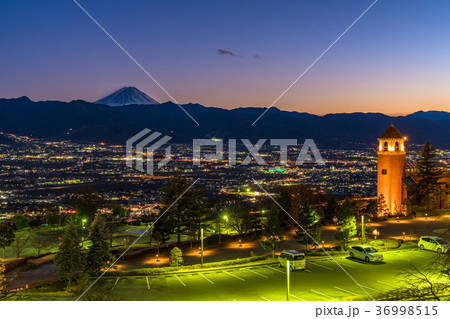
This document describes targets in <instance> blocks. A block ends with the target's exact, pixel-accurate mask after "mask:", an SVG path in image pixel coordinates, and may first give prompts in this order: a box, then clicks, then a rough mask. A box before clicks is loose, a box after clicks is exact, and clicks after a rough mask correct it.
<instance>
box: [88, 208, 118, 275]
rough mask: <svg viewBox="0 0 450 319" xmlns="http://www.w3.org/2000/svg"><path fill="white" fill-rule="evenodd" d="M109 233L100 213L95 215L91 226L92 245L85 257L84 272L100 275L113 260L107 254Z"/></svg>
mask: <svg viewBox="0 0 450 319" xmlns="http://www.w3.org/2000/svg"><path fill="white" fill-rule="evenodd" d="M108 239H109V231H108V226H107V225H106V222H105V220H104V219H103V218H102V217H101V215H100V213H97V215H95V218H94V221H93V222H92V224H91V236H90V240H91V242H92V245H91V246H90V247H89V251H88V254H87V257H86V271H87V272H88V273H91V274H97V275H100V273H101V270H102V269H103V268H106V267H108V265H109V264H110V263H111V262H112V261H113V260H114V258H113V256H112V255H111V254H110V253H109V240H108Z"/></svg>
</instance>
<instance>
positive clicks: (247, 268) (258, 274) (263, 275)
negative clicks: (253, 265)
mask: <svg viewBox="0 0 450 319" xmlns="http://www.w3.org/2000/svg"><path fill="white" fill-rule="evenodd" d="M246 269H247V270H248V271H250V272H252V273H254V274H257V275H258V276H261V277H264V278H269V277H267V276H264V275H263V274H260V273H259V272H256V271H254V270H251V269H248V268H246Z"/></svg>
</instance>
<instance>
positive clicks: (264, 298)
mask: <svg viewBox="0 0 450 319" xmlns="http://www.w3.org/2000/svg"><path fill="white" fill-rule="evenodd" d="M261 298H262V299H264V300H265V301H270V300H269V299H267V298H266V297H263V296H261Z"/></svg>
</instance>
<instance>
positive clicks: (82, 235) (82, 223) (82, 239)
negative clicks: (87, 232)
mask: <svg viewBox="0 0 450 319" xmlns="http://www.w3.org/2000/svg"><path fill="white" fill-rule="evenodd" d="M86 222H87V220H86V219H83V220H82V221H81V246H84V223H86Z"/></svg>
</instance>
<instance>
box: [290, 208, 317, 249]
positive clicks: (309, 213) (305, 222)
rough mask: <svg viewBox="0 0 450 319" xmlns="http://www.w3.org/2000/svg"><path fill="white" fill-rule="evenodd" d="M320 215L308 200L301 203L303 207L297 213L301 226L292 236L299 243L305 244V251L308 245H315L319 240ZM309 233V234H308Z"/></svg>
mask: <svg viewBox="0 0 450 319" xmlns="http://www.w3.org/2000/svg"><path fill="white" fill-rule="evenodd" d="M319 221H320V216H319V214H318V213H317V211H316V210H315V209H314V207H312V206H311V205H310V204H309V203H308V202H305V203H304V204H303V208H302V209H301V211H300V213H299V214H298V223H299V224H300V226H302V227H303V229H304V230H305V231H304V230H303V229H302V228H300V227H298V228H299V229H298V230H297V231H296V232H295V233H296V235H295V236H294V238H295V239H296V240H297V242H298V243H299V244H303V245H305V248H306V251H309V248H308V245H313V246H317V245H318V244H317V243H318V242H319V240H320V228H319V226H320V225H319ZM308 234H309V235H308ZM310 236H311V237H312V238H314V240H313V239H311V237H310Z"/></svg>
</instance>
